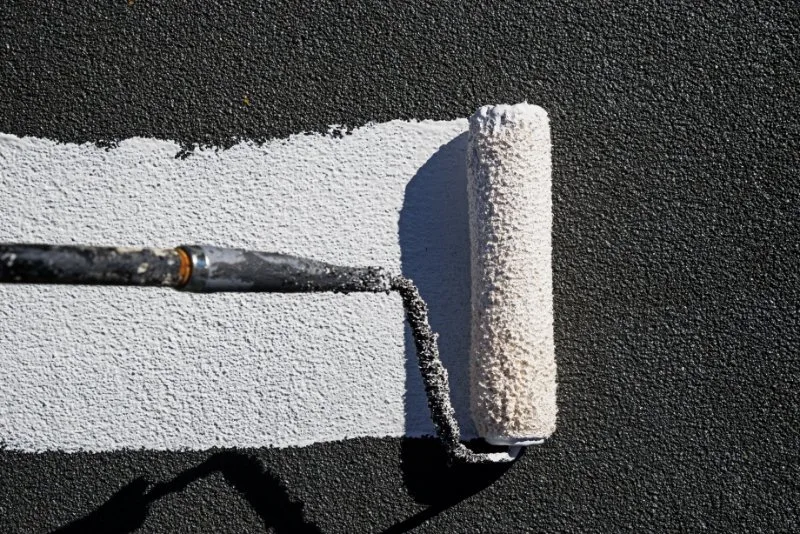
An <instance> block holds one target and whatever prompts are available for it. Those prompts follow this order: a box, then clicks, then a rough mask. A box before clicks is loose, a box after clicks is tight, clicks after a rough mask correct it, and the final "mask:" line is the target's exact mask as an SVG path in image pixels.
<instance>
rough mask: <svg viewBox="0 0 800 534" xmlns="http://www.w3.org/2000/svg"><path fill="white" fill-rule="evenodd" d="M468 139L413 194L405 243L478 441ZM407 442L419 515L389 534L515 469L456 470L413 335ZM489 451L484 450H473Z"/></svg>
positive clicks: (404, 459)
mask: <svg viewBox="0 0 800 534" xmlns="http://www.w3.org/2000/svg"><path fill="white" fill-rule="evenodd" d="M466 151H467V133H466V132H464V133H463V134H461V135H459V136H458V137H456V138H454V139H453V140H451V141H450V142H448V143H447V144H445V145H443V146H442V147H441V148H440V149H439V150H438V151H437V152H436V153H435V154H434V155H433V156H431V158H430V159H429V160H428V161H427V162H425V164H424V165H423V166H422V167H420V169H419V170H418V171H417V173H416V174H415V175H414V177H413V178H412V179H411V181H410V182H409V183H408V185H407V186H406V190H405V198H404V202H403V207H402V209H401V211H400V221H399V235H400V249H401V262H402V270H403V275H405V276H406V277H408V278H410V279H412V280H413V281H414V283H415V284H416V285H417V287H418V288H419V291H420V294H421V295H422V298H423V299H425V301H426V303H427V304H428V309H429V319H430V324H431V328H432V329H433V331H434V332H437V333H438V334H439V340H438V342H439V352H440V356H441V359H442V363H443V364H444V366H445V368H446V369H447V372H448V375H449V379H450V398H451V401H452V403H453V407H454V408H455V411H456V418H457V420H458V423H459V426H460V427H461V432H462V438H464V437H467V438H469V437H474V436H475V435H476V433H475V427H474V425H473V423H472V419H471V417H470V413H469V338H470V314H471V307H470V241H469V215H468V203H467V184H466V180H467V169H466ZM405 352H406V396H405V416H406V436H409V437H407V438H405V439H403V442H402V444H401V467H402V471H403V481H404V484H405V486H406V488H407V490H408V491H409V494H410V495H411V496H412V498H414V500H415V501H417V502H418V503H423V504H427V505H429V506H428V508H427V509H425V510H423V511H422V512H420V513H419V514H417V515H415V516H413V517H411V518H408V519H406V520H405V521H403V522H401V523H398V524H396V525H394V526H392V527H391V528H389V529H388V530H386V531H385V532H393V533H396V532H405V531H407V530H409V529H411V528H414V527H415V526H417V525H419V524H421V523H423V522H425V521H426V520H428V519H430V518H431V517H433V516H435V515H436V514H438V513H439V512H441V511H442V510H444V509H446V508H448V507H450V506H452V505H454V504H456V503H458V502H460V501H461V500H463V499H465V498H466V497H468V496H470V495H472V494H474V493H477V492H478V491H480V490H482V489H484V488H485V487H487V486H488V485H490V484H491V483H492V482H493V481H495V480H497V478H498V477H500V476H501V475H502V474H503V473H504V472H505V471H506V470H507V469H508V468H509V464H502V465H477V466H476V465H452V466H451V465H449V464H448V458H447V457H446V454H445V452H444V449H443V447H442V446H441V444H440V442H439V441H438V440H436V439H433V438H430V437H428V438H425V439H415V438H416V437H418V436H422V435H429V436H430V435H433V434H434V428H433V424H432V423H431V419H430V411H429V409H428V403H427V398H426V396H425V390H424V388H423V385H422V379H421V377H420V372H419V368H418V366H417V354H416V349H415V346H414V340H413V338H412V337H411V333H410V331H409V329H408V328H406V335H405ZM470 447H472V448H483V447H482V442H473V443H470Z"/></svg>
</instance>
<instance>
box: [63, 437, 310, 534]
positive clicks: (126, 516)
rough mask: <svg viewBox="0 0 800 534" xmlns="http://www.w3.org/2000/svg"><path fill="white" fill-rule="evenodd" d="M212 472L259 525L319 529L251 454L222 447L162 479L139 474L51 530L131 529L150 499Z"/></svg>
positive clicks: (137, 524)
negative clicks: (80, 514)
mask: <svg viewBox="0 0 800 534" xmlns="http://www.w3.org/2000/svg"><path fill="white" fill-rule="evenodd" d="M216 472H220V473H222V475H223V476H224V478H225V481H226V482H227V483H228V484H230V485H231V486H233V487H234V488H236V489H237V490H238V491H239V492H240V493H241V494H242V495H243V496H244V497H245V499H247V502H248V503H249V504H250V506H251V507H252V508H253V510H255V512H256V513H257V514H258V515H259V517H260V518H261V519H262V521H264V528H265V529H269V528H272V529H273V531H274V532H278V533H295V532H299V533H307V534H312V533H314V534H316V533H319V532H321V531H320V530H319V528H318V527H317V526H316V525H314V524H313V523H308V522H306V521H304V519H303V504H302V503H297V502H293V501H291V500H290V499H289V495H288V493H287V491H286V488H285V487H284V486H283V484H281V482H280V480H279V479H278V478H277V477H275V476H274V475H273V474H272V473H270V472H269V471H267V470H265V469H264V466H263V465H262V463H261V462H260V461H259V460H258V459H257V458H255V457H253V456H249V455H247V454H243V453H240V452H236V451H223V452H218V453H215V454H213V455H211V456H210V457H209V458H208V459H207V460H206V461H204V462H203V463H201V464H199V465H197V466H195V467H193V468H191V469H187V470H186V471H183V472H182V473H179V474H178V475H177V476H176V477H174V478H173V479H172V480H169V481H167V482H159V483H156V484H151V483H150V482H148V481H147V480H146V479H144V478H137V479H135V480H134V481H132V482H130V483H129V484H128V485H126V486H125V487H123V488H122V489H121V490H119V491H118V492H117V493H115V494H114V495H113V496H112V497H111V498H110V499H109V500H108V501H107V502H105V503H104V504H103V505H102V506H100V507H99V508H97V509H96V510H94V511H93V512H91V513H89V514H88V515H86V516H84V517H82V518H80V519H77V520H76V521H73V522H72V523H69V524H68V525H65V526H63V527H61V528H59V529H57V530H55V531H53V534H79V533H84V532H109V533H111V532H114V533H128V532H134V531H135V530H136V529H138V528H139V527H141V526H142V525H143V524H144V521H145V519H147V516H148V514H149V512H150V505H151V504H152V503H154V502H156V501H158V500H159V499H161V498H163V497H165V496H167V495H169V494H170V493H176V492H179V491H182V490H183V489H184V488H186V487H187V486H188V485H189V484H191V483H192V482H194V481H196V480H200V479H202V478H205V477H207V476H209V475H211V474H213V473H216Z"/></svg>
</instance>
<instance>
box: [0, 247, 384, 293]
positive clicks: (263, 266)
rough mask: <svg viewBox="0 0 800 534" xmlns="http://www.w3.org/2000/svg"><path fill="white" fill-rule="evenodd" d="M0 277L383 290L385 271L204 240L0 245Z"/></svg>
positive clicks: (234, 288) (236, 288)
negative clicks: (164, 244) (171, 244)
mask: <svg viewBox="0 0 800 534" xmlns="http://www.w3.org/2000/svg"><path fill="white" fill-rule="evenodd" d="M0 283H18V284H80V285H115V286H160V287H173V288H175V289H180V290H184V291H193V292H197V293H213V292H280V293H292V292H309V291H337V292H364V291H367V292H379V291H389V290H390V289H391V277H390V276H389V274H387V273H386V272H385V271H384V270H383V269H380V268H375V267H364V268H359V267H340V266H337V265H331V264H329V263H324V262H320V261H316V260H311V259H307V258H301V257H297V256H290V255H287V254H278V253H272V252H255V251H249V250H241V249H233V248H221V247H211V246H182V247H177V248H172V249H170V248H119V247H117V248H115V247H87V246H77V245H67V246H61V245H29V244H0Z"/></svg>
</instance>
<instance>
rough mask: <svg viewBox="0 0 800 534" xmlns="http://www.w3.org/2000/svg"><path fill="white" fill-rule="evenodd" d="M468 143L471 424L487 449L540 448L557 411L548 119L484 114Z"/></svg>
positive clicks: (524, 112) (512, 112)
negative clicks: (526, 445)
mask: <svg viewBox="0 0 800 534" xmlns="http://www.w3.org/2000/svg"><path fill="white" fill-rule="evenodd" d="M469 136H470V137H469V149H468V152H467V157H468V172H467V175H468V188H469V190H468V198H469V211H470V238H471V243H472V347H471V354H470V379H471V406H472V417H473V419H474V420H475V425H476V426H477V428H478V433H479V434H480V435H481V436H482V437H484V438H485V439H486V440H487V441H489V442H490V443H494V444H498V445H501V444H504V445H511V444H515V443H522V442H530V441H536V440H540V439H542V438H546V437H549V436H550V435H551V434H552V433H553V432H554V431H555V427H556V411H557V409H556V362H555V352H554V345H553V277H552V260H551V256H552V242H551V228H552V221H553V215H552V199H551V163H550V128H549V123H548V118H547V113H546V112H545V111H544V110H543V109H542V108H540V107H537V106H532V105H529V104H527V103H523V104H516V105H513V106H506V105H501V106H484V107H482V108H480V109H479V110H478V111H477V112H476V113H475V114H474V115H473V116H472V117H471V118H470V128H469Z"/></svg>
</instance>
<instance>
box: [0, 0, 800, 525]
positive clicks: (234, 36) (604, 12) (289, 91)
mask: <svg viewBox="0 0 800 534" xmlns="http://www.w3.org/2000/svg"><path fill="white" fill-rule="evenodd" d="M432 4H434V5H425V4H423V3H422V2H417V3H415V4H414V5H410V6H400V5H399V3H385V2H381V3H378V2H375V3H371V2H366V1H363V0H362V1H359V2H357V3H355V4H354V5H353V7H350V8H347V9H344V8H340V7H337V6H335V5H334V4H332V3H325V2H323V3H318V4H315V5H312V4H311V3H297V2H286V3H278V2H272V3H269V4H267V5H255V4H251V3H248V2H234V1H232V0H223V1H219V2H189V3H183V2H175V3H169V4H167V3H163V2H152V1H150V2H148V1H144V0H135V1H134V2H133V3H132V5H129V3H128V2H125V1H120V2H115V3H113V4H112V3H103V4H100V3H87V4H86V5H76V4H74V3H69V2H51V3H44V2H42V3H37V4H36V5H34V3H32V2H23V1H12V2H6V4H5V6H4V9H3V10H2V13H1V14H0V80H2V83H0V131H3V132H5V133H14V134H18V135H36V136H43V137H48V138H54V139H58V140H61V141H74V142H83V141H92V142H101V143H112V144H113V142H114V141H116V140H119V139H122V138H125V137H129V136H134V135H140V136H155V137H159V138H167V139H176V140H178V141H180V142H181V143H183V144H184V146H186V147H191V146H192V145H193V144H196V143H199V144H214V145H219V146H228V145H230V144H231V143H234V142H235V141H236V140H237V139H241V138H248V139H256V140H263V139H268V138H272V137H276V136H283V135H286V134H290V133H297V132H301V131H327V130H328V126H329V125H331V124H342V125H347V126H358V125H361V124H364V123H366V122H368V121H384V120H389V119H395V118H430V119H451V118H454V117H464V116H467V115H468V114H469V113H471V112H472V111H473V110H474V109H475V108H476V107H477V106H478V105H480V104H485V103H491V102H516V101H521V100H528V101H529V102H533V103H536V104H539V105H541V106H543V107H544V108H545V109H547V110H548V112H549V114H550V117H551V121H552V134H553V143H554V147H553V150H554V152H553V164H554V169H553V187H554V191H553V201H554V230H553V238H554V288H555V310H556V324H555V329H556V330H555V333H556V345H557V360H558V365H559V379H560V389H559V406H560V409H561V412H560V419H559V429H558V431H557V432H556V435H555V436H554V437H553V439H551V440H549V441H548V442H547V443H546V444H545V445H544V446H543V447H541V448H536V449H532V450H529V451H528V453H527V454H526V456H525V457H524V458H523V459H522V460H521V461H520V462H518V463H516V464H514V465H513V466H511V467H510V468H508V470H507V471H506V472H499V473H497V472H492V473H474V472H473V473H465V472H463V471H460V472H458V473H453V472H450V471H447V470H446V469H445V468H444V467H443V466H444V461H443V456H442V455H441V454H440V453H441V449H440V447H439V445H438V444H437V443H436V442H434V441H426V440H410V441H402V440H396V439H384V440H380V439H371V440H351V441H345V442H340V443H329V444H320V445H314V446H311V447H307V448H304V449H284V450H268V449H265V450H258V451H227V452H225V451H223V452H221V453H220V454H223V455H224V456H223V457H222V460H220V459H218V458H217V459H213V455H214V454H217V452H213V451H212V452H208V453H173V452H144V451H140V452H134V451H123V452H116V453H108V454H99V455H89V454H77V455H66V454H60V453H45V454H40V455H34V454H18V453H14V452H10V451H4V452H0V518H1V519H0V522H1V523H2V527H3V528H2V529H0V530H7V531H12V532H14V531H23V532H25V531H28V532H40V531H48V530H49V529H54V528H56V527H63V526H66V525H69V524H73V527H74V525H75V523H72V522H74V521H87V522H88V523H86V524H91V521H94V520H96V518H97V517H98V516H99V517H101V518H103V517H105V518H110V519H113V520H117V519H119V518H121V519H122V520H124V521H122V523H123V524H124V525H125V527H124V528H125V529H128V530H130V529H131V528H134V527H140V529H139V532H181V531H185V532H189V531H198V530H200V531H229V532H258V531H261V530H264V528H265V525H268V526H271V527H270V528H273V529H274V530H275V531H278V532H293V531H301V530H302V529H308V530H309V531H312V532H313V531H314V530H312V529H318V530H319V531H322V532H380V531H382V530H387V529H388V530H389V531H390V532H404V531H408V530H411V529H412V528H413V527H417V528H416V530H415V531H417V532H448V531H449V532H524V531H539V530H548V531H577V530H581V531H583V530H588V531H623V530H636V531H639V530H653V531H697V530H703V529H709V530H714V531H720V530H731V531H792V530H798V522H799V521H800V512H798V510H797V505H796V503H797V502H798V500H800V483H799V482H798V479H799V478H800V457H799V455H800V453H799V452H798V451H800V437H798V436H800V434H799V433H798V428H800V408H799V406H800V398H798V397H799V396H800V394H799V393H798V392H799V391H800V357H799V356H798V352H799V351H800V310H798V306H799V304H798V303H800V240H799V239H798V235H800V234H799V233H798V230H800V228H798V226H800V177H799V176H798V164H799V163H800V146H798V144H799V143H798V139H800V131H798V130H800V126H798V125H799V124H800V121H798V118H800V117H798V108H799V106H798V104H800V102H798V98H797V87H798V81H799V80H798V61H799V60H798V58H800V53H799V52H800V50H799V48H800V47H798V41H799V40H800V20H798V17H799V16H800V11H798V10H797V6H796V5H795V3H794V2H789V1H786V2H771V3H764V5H759V6H756V5H754V4H751V3H748V2H739V1H735V2H734V1H725V2H716V3H715V4H714V5H713V6H709V5H703V6H701V7H697V6H696V4H695V3H694V2H688V1H684V2H674V3H671V4H670V5H669V6H666V7H665V6H661V5H660V3H655V2H637V3H631V4H630V5H623V4H621V3H615V4H614V5H613V6H610V5H609V4H610V3H607V2H602V3H586V2H574V3H570V2H558V3H553V4H552V5H544V3H539V2H503V3H500V2H498V3H494V4H491V5H489V4H486V3H480V5H478V4H477V3H474V4H472V3H469V2H456V1H452V2H450V1H444V2H436V3H432ZM184 155H186V154H184ZM189 157H191V156H189ZM0 165H1V164H0ZM0 194H2V192H0ZM404 239H408V236H405V237H404ZM423 296H425V295H424V294H423ZM430 306H431V320H432V323H434V324H435V322H436V320H435V318H436V314H437V313H439V310H440V308H438V306H437V303H436V302H431V303H430ZM465 335H466V334H465ZM240 455H243V456H240ZM210 457H211V458H212V459H211V460H209V458H210ZM253 458H255V459H253ZM208 462H210V463H208ZM220 462H221V463H220ZM229 464H233V467H225V466H229ZM226 469H227V471H226ZM187 470H188V472H189V473H190V474H189V475H186V476H188V477H192V476H194V475H193V474H199V475H202V476H198V477H197V480H195V481H193V482H191V483H188V485H186V484H183V483H182V482H180V481H179V482H176V483H174V484H172V483H171V482H170V481H173V480H174V477H176V476H178V477H179V478H180V476H181V475H180V474H181V473H185V472H187ZM206 473H207V476H206ZM141 478H143V479H145V480H146V482H145V483H144V484H143V483H142V482H140V481H139V479H141ZM181 480H184V479H181ZM147 483H152V484H162V486H157V487H160V488H161V489H160V490H159V491H158V492H156V493H155V495H158V498H155V499H153V500H152V502H151V500H148V499H145V498H144V497H140V498H135V496H136V495H140V494H144V493H145V492H147V491H149V490H147V488H149V487H150V486H147ZM171 484H172V485H171ZM164 485H166V486H164ZM170 488H175V491H169V489H170ZM115 495H117V497H116V498H115V497H114V496H115ZM131 496H133V497H131ZM145 501H146V502H145ZM143 510H144V511H143ZM126 514H128V515H127V516H126ZM126 517H130V519H126ZM81 518H83V519H81ZM125 521H127V522H125ZM78 525H79V527H74V528H80V525H81V523H78ZM309 525H310V526H309ZM122 531H125V530H124V529H122Z"/></svg>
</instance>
